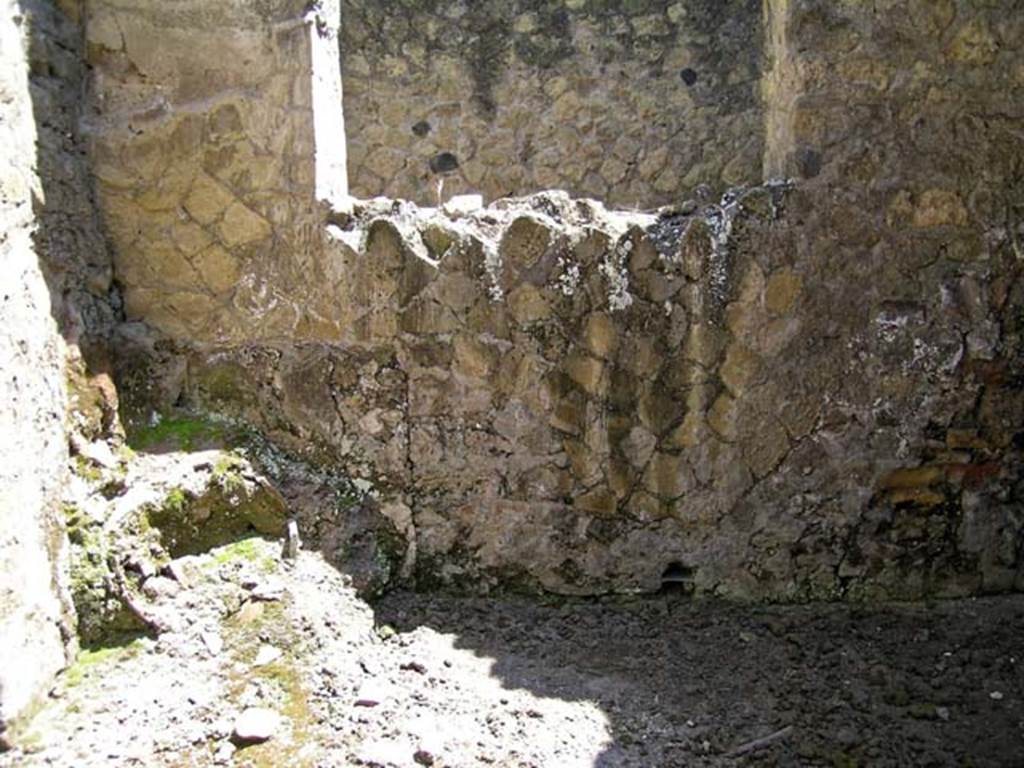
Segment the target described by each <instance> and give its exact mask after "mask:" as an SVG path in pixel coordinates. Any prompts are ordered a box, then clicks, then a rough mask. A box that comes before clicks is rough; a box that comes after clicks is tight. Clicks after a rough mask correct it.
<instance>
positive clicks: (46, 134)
mask: <svg viewBox="0 0 1024 768" xmlns="http://www.w3.org/2000/svg"><path fill="white" fill-rule="evenodd" d="M76 40H77V35H76V31H75V28H74V27H73V25H71V24H69V23H68V22H67V20H65V19H63V18H62V17H61V16H60V15H59V14H55V13H54V12H53V9H52V6H50V5H49V4H39V5H36V4H31V3H22V2H14V1H13V0H5V1H4V2H3V3H0V143H2V145H3V147H4V154H3V158H2V159H0V261H2V263H3V265H4V267H3V268H4V296H3V301H2V302H0V329H2V332H0V372H2V374H0V434H2V435H3V439H2V441H0V637H2V638H3V641H2V642H0V744H2V743H3V740H4V738H3V731H4V730H5V729H6V728H7V727H8V726H10V725H11V724H12V722H13V721H14V720H15V719H16V718H17V717H18V716H19V715H21V714H23V713H24V712H25V711H26V709H28V708H29V707H30V706H31V704H32V702H33V701H34V700H35V699H36V697H37V696H39V695H41V694H42V693H44V692H45V689H46V686H47V685H48V684H49V681H50V680H51V679H52V678H53V676H54V674H56V672H57V671H58V670H60V669H61V668H62V667H63V666H64V663H65V643H66V642H68V641H70V631H71V626H72V620H71V618H70V616H69V615H68V612H69V609H68V606H67V603H66V601H65V599H64V597H63V583H62V582H63V579H64V577H63V576H62V575H61V571H60V568H59V564H60V561H61V559H62V557H63V552H64V546H65V540H64V533H63V523H62V520H61V511H60V503H59V501H60V490H61V484H62V480H63V478H64V476H65V473H66V471H67V463H68V444H67V437H66V434H65V422H64V418H65V408H66V405H67V394H66V390H65V385H64V376H65V367H64V355H65V347H64V343H63V340H62V339H61V336H60V334H59V327H58V322H57V320H58V319H59V318H61V317H62V316H64V317H66V310H67V307H68V306H69V303H66V302H65V301H64V300H63V299H62V295H61V294H62V292H61V290H60V289H59V286H60V285H61V275H60V269H59V266H60V263H59V262H58V263H54V264H47V263H46V258H45V255H44V254H46V253H47V252H49V251H50V250H51V249H52V250H53V251H58V250H59V249H60V245H59V243H60V241H61V230H60V228H59V227H55V228H54V229H52V230H51V229H47V228H45V225H46V224H47V223H53V218H52V217H51V216H50V211H52V210H53V209H52V208H50V207H49V206H50V205H51V204H56V203H57V202H58V201H59V200H61V199H63V198H62V195H63V194H64V193H68V192H70V191H72V188H73V186H74V181H73V180H72V179H74V177H75V172H74V164H75V162H76V160H75V157H74V155H73V154H72V153H71V152H66V153H62V151H61V150H60V149H58V148H54V144H53V139H54V138H56V137H57V136H58V135H60V130H61V128H62V127H66V123H65V118H66V117H67V115H66V114H64V113H63V112H62V101H63V99H62V93H61V85H60V80H61V79H62V78H66V79H67V82H66V84H67V86H68V87H73V83H74V81H75V80H76V79H77V78H79V76H80V71H79V66H80V62H79V61H78V60H77V59H76V58H75V56H74V53H73V52H74V50H75V47H76ZM65 46H66V47H65ZM30 74H31V78H32V79H31V83H30ZM79 82H80V81H79ZM44 115H45V116H47V117H48V118H50V119H49V120H43V119H41V118H42V117H43V116H44ZM61 142H62V143H63V146H64V148H65V150H67V149H69V146H68V145H69V144H70V142H66V141H65V137H63V136H61ZM60 146H61V144H58V145H57V147H60ZM42 147H47V149H45V150H43V149H41V148H42ZM58 155H62V159H63V160H64V161H65V162H64V164H63V167H64V170H65V172H66V176H65V178H64V179H63V180H59V179H58V182H57V184H56V185H55V186H54V188H53V189H52V194H54V195H55V196H56V199H50V198H48V197H47V195H48V194H50V193H51V187H50V185H49V184H48V182H49V181H50V179H51V177H50V176H49V175H48V172H49V171H50V170H52V168H53V165H54V161H55V160H56V159H57V156H58ZM62 181H63V182H64V183H67V187H63V185H62ZM58 187H62V189H63V191H62V190H61V189H58ZM74 210H75V207H74V206H72V207H70V208H69V209H68V213H69V214H71V212H73V211H74ZM64 234H67V233H66V231H65V233H64ZM82 255H83V254H82V252H80V251H79V252H77V253H76V256H77V257H81V256H82ZM74 262H75V258H73V257H70V256H69V257H67V260H66V261H65V262H64V263H63V266H65V267H67V268H68V269H74ZM50 267H58V268H57V269H51V268H50ZM108 270H109V264H108ZM52 286H56V287H57V289H56V290H52V288H51V287H52ZM83 292H87V289H85V290H83Z"/></svg>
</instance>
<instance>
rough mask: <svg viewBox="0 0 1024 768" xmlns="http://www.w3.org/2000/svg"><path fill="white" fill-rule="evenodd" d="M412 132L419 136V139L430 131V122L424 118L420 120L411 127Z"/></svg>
mask: <svg viewBox="0 0 1024 768" xmlns="http://www.w3.org/2000/svg"><path fill="white" fill-rule="evenodd" d="M412 132H413V133H415V134H416V135H417V136H419V137H420V138H421V139H422V138H423V137H424V136H426V135H427V134H428V133H430V123H428V122H427V121H426V120H420V121H419V122H418V123H416V125H414V126H413V127H412Z"/></svg>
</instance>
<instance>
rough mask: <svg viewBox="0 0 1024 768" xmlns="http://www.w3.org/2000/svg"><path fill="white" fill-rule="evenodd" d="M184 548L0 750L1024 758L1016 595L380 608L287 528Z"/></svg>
mask: <svg viewBox="0 0 1024 768" xmlns="http://www.w3.org/2000/svg"><path fill="white" fill-rule="evenodd" d="M177 564H178V565H179V566H180V567H177V568H175V569H174V573H176V574H177V576H176V577H175V578H167V579H166V581H165V582H154V585H153V587H152V588H151V589H150V595H149V597H150V598H151V599H152V604H153V605H155V606H156V608H154V610H155V611H156V613H157V614H158V616H159V618H160V621H161V622H162V624H163V625H164V626H165V628H166V629H165V631H164V632H162V633H161V634H160V635H159V637H140V638H135V639H132V640H131V641H130V642H126V643H125V644H123V645H119V646H113V647H109V648H99V649H97V648H94V649H89V650H86V651H84V652H83V653H82V654H81V655H80V657H79V659H78V661H77V663H76V664H75V665H74V666H72V667H71V668H70V669H69V670H68V671H67V672H66V673H65V674H64V675H63V676H62V678H61V679H60V681H59V682H58V685H57V686H56V687H55V689H54V691H53V693H52V695H51V699H50V700H49V702H48V703H47V704H46V706H45V707H44V708H43V710H42V711H41V712H40V713H39V715H38V716H37V717H36V718H35V720H34V721H33V722H32V723H31V724H30V725H29V726H28V727H27V728H26V729H24V730H23V731H22V732H21V733H20V734H18V737H17V739H16V741H17V743H18V744H19V747H18V748H17V749H15V750H14V751H12V752H8V753H7V754H5V755H0V765H3V766H14V765H19V766H20V765H27V766H35V765H59V766H100V765H103V766H107V765H118V766H120V765H123V766H192V765H234V766H293V765H294V766H348V765H352V766H356V765H369V766H391V767H393V766H399V767H400V766H410V767H412V766H417V765H434V766H438V767H442V766H521V767H526V766H536V767H538V768H540V767H544V768H547V767H548V766H551V767H557V768H573V767H575V766H580V767H581V768H589V767H591V766H593V767H607V768H611V767H613V766H645V767H646V766H733V765H765V766H774V765H778V766H838V767H839V768H847V767H849V766H918V765H920V766H1021V765H1024V673H1022V665H1024V596H1012V597H1001V598H991V599H984V600H970V601H954V602H943V603H935V604H929V605H892V606H883V607H874V608H863V607H855V606H835V605H813V606H801V607H757V608H751V607H740V606H735V605H721V604H714V603H707V602H690V601H688V600H687V599H686V598H685V597H683V596H682V595H663V596H658V597H646V598H636V599H624V598H621V599H607V600H565V599H557V600H555V599H550V600H536V599H533V600H531V599H526V598H459V597H450V596H438V595H422V594H410V593H396V594H392V595H390V596H388V597H386V598H385V599H383V600H382V601H380V602H379V603H378V604H376V605H375V606H373V607H371V606H370V605H368V604H366V603H365V602H363V601H362V600H360V599H359V598H358V597H357V596H356V594H355V592H354V590H353V589H352V588H351V586H350V583H349V579H348V578H347V577H346V576H345V575H343V574H340V573H338V572H337V571H336V570H334V569H333V568H332V567H330V566H329V565H327V564H326V563H324V561H323V560H322V559H321V558H320V557H319V556H318V555H316V554H313V553H309V552H301V553H300V555H299V558H298V560H297V561H296V562H295V563H294V564H291V563H286V562H285V561H283V560H282V559H281V557H280V545H279V544H278V543H276V542H269V541H264V540H262V539H249V540H245V541H244V542H241V543H236V544H233V545H229V546H227V547H221V548H218V549H215V550H212V551H211V552H209V553H206V554H203V555H198V556H189V557H187V558H180V560H179V561H177ZM253 708H255V710H256V712H257V713H259V712H260V711H262V710H269V711H270V720H271V723H270V725H269V726H268V727H269V729H270V731H271V732H272V735H271V737H270V738H269V740H267V741H265V742H262V743H258V744H254V745H253V744H246V743H244V742H242V741H241V740H240V739H239V738H238V736H237V734H236V733H235V729H236V721H237V719H238V718H239V716H240V715H241V714H242V713H243V712H245V711H246V710H251V709H253ZM263 714H266V713H265V712H264V713H263ZM254 718H255V719H254ZM254 722H256V723H257V725H258V723H259V717H258V715H253V713H251V712H250V717H249V720H248V723H247V725H246V727H251V726H252V724H253V723H254Z"/></svg>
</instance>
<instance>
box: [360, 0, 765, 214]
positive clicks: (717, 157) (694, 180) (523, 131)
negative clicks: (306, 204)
mask: <svg viewBox="0 0 1024 768" xmlns="http://www.w3.org/2000/svg"><path fill="white" fill-rule="evenodd" d="M341 44H342V69H343V72H342V74H343V78H344V82H345V117H346V122H347V127H348V131H349V152H350V154H349V160H350V181H351V188H352V192H353V194H356V195H361V196H366V197H372V196H374V195H388V196H391V197H400V198H406V199H408V200H412V201H415V202H417V203H419V204H420V205H424V204H431V205H432V204H434V203H435V201H436V196H437V191H436V185H437V181H438V180H439V179H440V178H442V177H444V178H445V194H446V195H450V194H452V193H461V192H482V193H483V194H484V195H485V196H486V197H487V198H488V199H496V198H499V197H504V196H509V195H523V194H529V193H531V192H535V191H539V190H543V189H564V190H567V191H569V192H570V193H571V194H573V195H576V196H587V197H596V198H598V199H602V200H605V201H607V202H608V203H611V204H615V205H620V206H640V207H652V206H657V205H660V204H663V203H670V202H677V201H678V200H679V199H680V198H681V196H683V195H684V194H687V193H688V192H689V191H690V190H692V189H693V188H694V187H696V186H697V185H698V184H701V183H707V184H710V185H711V186H712V187H713V188H715V189H716V190H718V191H721V190H722V189H723V188H724V187H725V186H727V185H731V184H741V183H751V182H757V181H760V179H761V150H762V136H763V119H762V110H761V106H760V101H759V98H758V96H759V92H758V84H759V79H760V74H761V69H762V34H761V3H760V1H759V0H729V1H728V2H718V1H714V2H708V0H639V1H638V2H627V3H622V2H606V0H562V1H559V2H551V1H549V0H515V2H507V1H506V0H488V1H486V2H478V1H477V0H462V1H461V2H436V0H431V1H430V2H424V1H423V0H403V2H395V3H379V2H372V1H371V2H365V0H345V2H344V3H343V4H342V37H341Z"/></svg>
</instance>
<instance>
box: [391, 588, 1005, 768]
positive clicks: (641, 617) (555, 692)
mask: <svg viewBox="0 0 1024 768" xmlns="http://www.w3.org/2000/svg"><path fill="white" fill-rule="evenodd" d="M375 610H376V613H377V620H378V622H380V623H387V624H391V625H392V626H394V627H395V628H396V629H397V630H398V631H400V632H407V631H412V630H414V629H416V628H417V627H420V626H426V627H430V628H432V629H434V630H436V631H438V632H442V633H451V634H454V635H456V636H457V640H456V647H458V648H464V649H468V650H470V651H472V652H473V653H474V654H476V655H478V656H482V657H487V658H490V659H493V667H492V671H491V674H492V675H493V676H494V677H497V678H499V679H500V681H501V682H502V685H503V687H505V688H507V689H526V690H528V691H530V692H532V693H533V694H534V695H537V696H541V697H551V698H557V699H561V700H566V701H583V700H591V701H593V702H595V703H597V704H598V705H599V706H600V708H601V709H602V711H603V712H604V713H605V714H606V715H607V718H608V721H609V723H610V730H611V735H612V737H613V739H614V743H613V744H611V745H610V746H608V747H607V748H606V749H605V750H604V751H603V752H602V753H601V754H600V756H599V757H598V758H597V759H596V760H595V762H594V766H595V768H613V767H615V768H619V767H622V766H682V765H687V766H694V765H707V766H711V765H736V764H759V765H785V766H812V765H822V766H839V767H846V766H883V765H889V766H911V765H914V766H916V765H921V766H926V765H927V766H1020V765H1024V701H1022V699H1024V672H1022V669H1024V645H1022V644H1021V638H1024V596H1013V597H1005V598H992V599H986V600H974V601H963V602H948V603H939V604H935V605H931V606H925V605H909V606H908V605H904V606H889V607H882V608H877V609H861V608H856V607H849V606H831V605H815V606H801V607H761V608H744V607H739V606H725V605H720V604H712V603H693V602H689V601H686V600H685V598H678V597H671V598H647V599H637V600H630V601H625V600H623V601H583V600H573V601H558V602H548V603H546V604H545V603H539V602H535V601H534V602H531V601H528V600H526V599H518V598H516V599H492V600H487V599H481V598H457V597H445V596H436V595H429V596H428V595H422V594H411V593H398V594H394V595H391V596H389V597H387V598H385V599H383V600H382V601H381V602H379V603H378V605H377V606H376V607H375ZM788 727H791V730H789V731H787V732H785V734H784V735H783V736H781V737H779V738H776V739H774V740H769V743H768V744H767V745H766V746H764V747H762V748H757V749H751V750H749V751H747V752H746V753H745V754H738V752H742V751H743V747H744V745H749V743H750V742H753V741H755V740H759V739H762V738H764V737H766V736H770V735H772V734H776V733H777V732H779V731H780V730H782V729H784V728H788Z"/></svg>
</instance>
